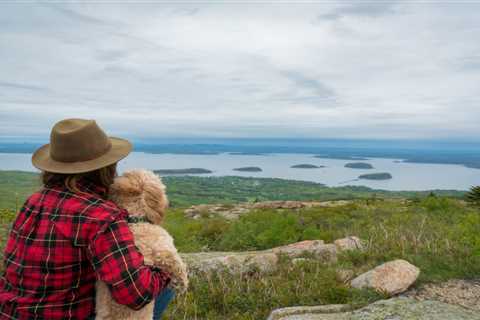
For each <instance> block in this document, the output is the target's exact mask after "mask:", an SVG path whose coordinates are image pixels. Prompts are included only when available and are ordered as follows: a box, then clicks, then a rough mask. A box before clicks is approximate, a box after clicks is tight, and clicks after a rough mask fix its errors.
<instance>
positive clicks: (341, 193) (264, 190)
mask: <svg viewBox="0 0 480 320" xmlns="http://www.w3.org/2000/svg"><path fill="white" fill-rule="evenodd" d="M162 179H163V181H164V183H165V184H166V185H167V189H168V196H169V199H170V205H171V206H172V207H187V206H190V205H194V204H207V203H238V202H255V201H268V200H300V201H306V200H317V201H319V200H343V199H347V200H348V199H361V198H372V197H382V198H417V197H420V198H421V197H425V196H427V195H429V194H430V192H429V191H428V192H416V191H404V192H391V191H384V190H374V189H370V188H367V187H361V186H345V187H337V188H331V187H327V186H325V185H322V184H320V183H315V182H307V181H296V180H285V179H274V178H248V177H236V176H228V177H196V176H166V177H163V178H162ZM39 185H40V184H39V179H38V174H36V173H32V172H22V171H0V209H2V208H8V209H15V207H16V205H17V204H19V205H21V204H22V203H23V201H24V200H25V199H26V197H27V196H28V195H29V194H30V193H31V192H33V191H34V190H36V189H37V188H38V187H39ZM434 192H435V194H437V195H442V196H449V197H456V198H460V197H463V195H464V194H465V193H464V192H462V191H453V190H452V191H448V190H443V191H434Z"/></svg>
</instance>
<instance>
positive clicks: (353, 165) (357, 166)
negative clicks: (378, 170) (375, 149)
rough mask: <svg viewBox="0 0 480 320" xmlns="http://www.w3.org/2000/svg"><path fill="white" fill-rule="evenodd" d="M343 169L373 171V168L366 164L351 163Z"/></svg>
mask: <svg viewBox="0 0 480 320" xmlns="http://www.w3.org/2000/svg"><path fill="white" fill-rule="evenodd" d="M345 168H350V169H373V166H372V165H371V164H370V163H366V162H351V163H347V164H346V165H345Z"/></svg>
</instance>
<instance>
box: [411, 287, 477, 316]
mask: <svg viewBox="0 0 480 320" xmlns="http://www.w3.org/2000/svg"><path fill="white" fill-rule="evenodd" d="M404 296H406V297H411V298H415V299H417V300H438V301H442V302H445V303H450V304H455V305H459V306H462V307H464V308H467V309H472V310H476V311H477V312H478V313H480V279H479V280H458V279H452V280H449V281H447V282H444V283H430V284H426V285H424V286H422V287H421V288H418V289H411V290H409V291H408V292H406V293H405V294H404Z"/></svg>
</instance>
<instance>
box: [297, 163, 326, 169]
mask: <svg viewBox="0 0 480 320" xmlns="http://www.w3.org/2000/svg"><path fill="white" fill-rule="evenodd" d="M290 168H294V169H318V168H325V166H316V165H314V164H308V163H302V164H296V165H294V166H291V167H290Z"/></svg>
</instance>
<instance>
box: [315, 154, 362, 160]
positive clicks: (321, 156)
mask: <svg viewBox="0 0 480 320" xmlns="http://www.w3.org/2000/svg"><path fill="white" fill-rule="evenodd" d="M313 157H314V158H322V159H333V160H350V161H365V160H368V159H367V158H364V157H357V156H342V155H330V154H319V155H315V156H313Z"/></svg>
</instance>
